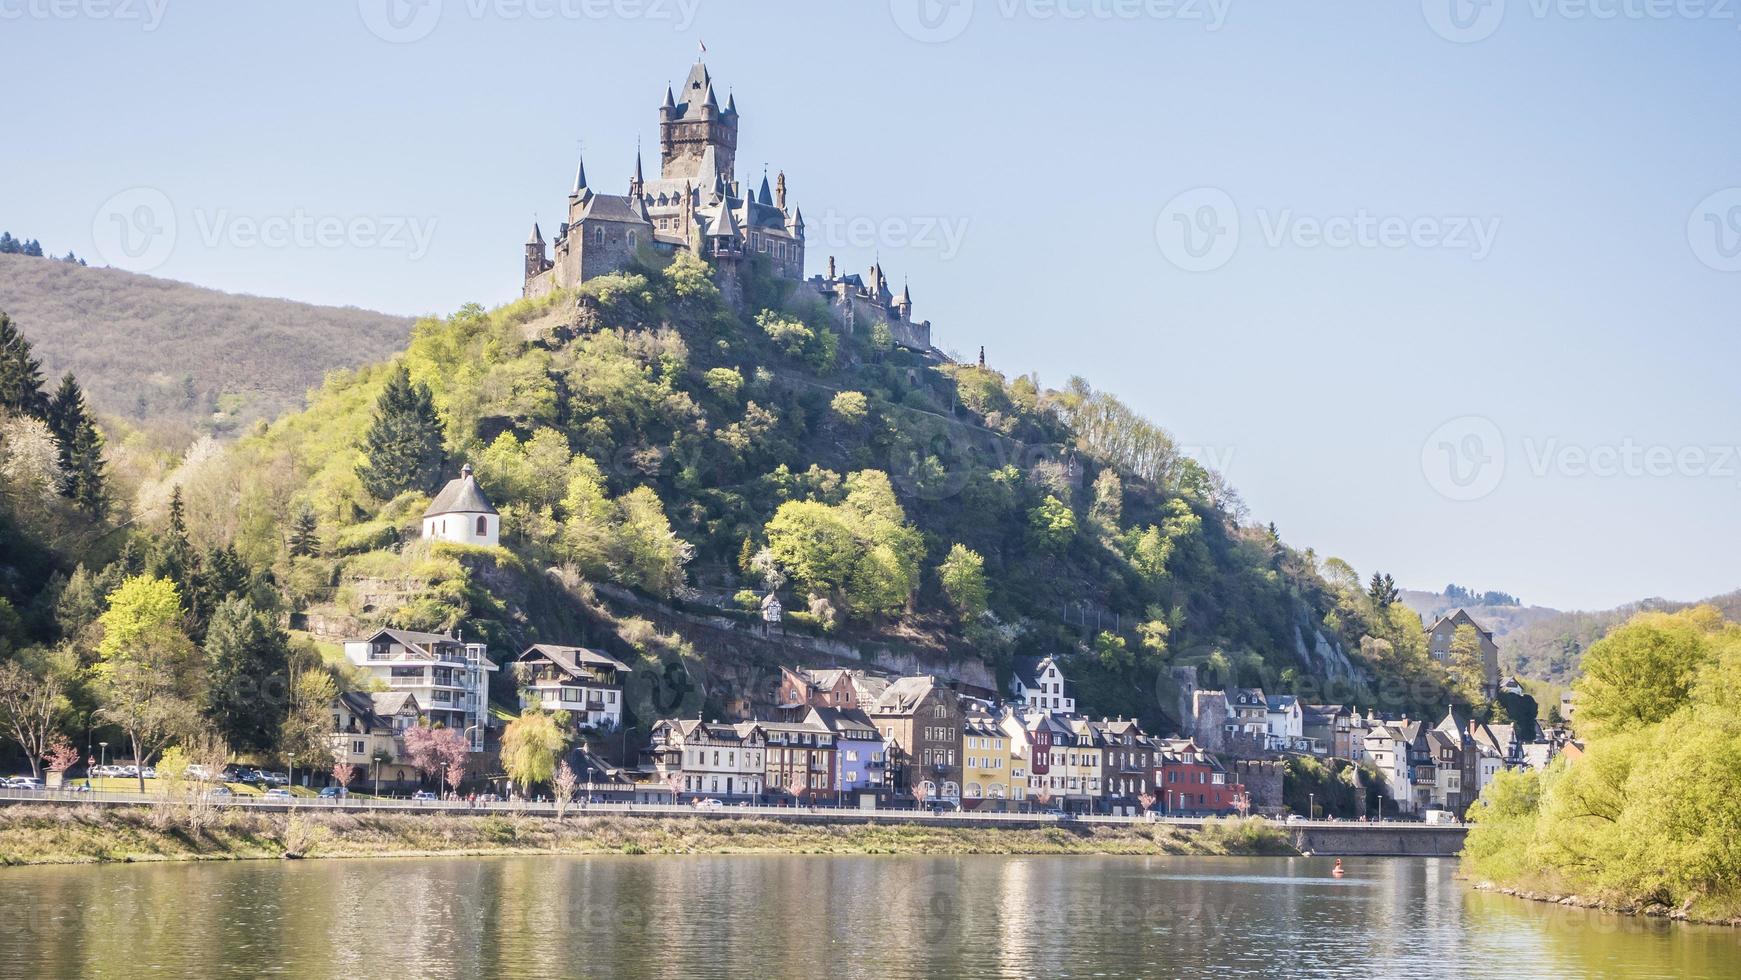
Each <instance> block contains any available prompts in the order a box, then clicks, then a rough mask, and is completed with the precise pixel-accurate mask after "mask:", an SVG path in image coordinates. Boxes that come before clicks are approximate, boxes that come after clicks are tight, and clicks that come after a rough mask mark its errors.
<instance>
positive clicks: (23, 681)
mask: <svg viewBox="0 0 1741 980" xmlns="http://www.w3.org/2000/svg"><path fill="white" fill-rule="evenodd" d="M65 708H66V685H65V684H64V683H63V682H62V681H61V679H60V677H59V676H58V675H57V674H56V673H55V672H54V671H52V670H50V671H45V672H44V673H43V674H42V675H41V676H38V675H36V674H35V673H33V672H31V671H29V670H27V669H25V668H24V666H23V665H22V664H16V663H9V664H6V665H4V666H0V725H4V726H5V731H6V734H7V736H8V737H9V738H11V740H12V741H14V742H16V743H18V747H19V748H20V749H23V750H24V756H25V758H27V759H29V760H30V774H31V775H32V776H37V777H40V776H41V775H42V765H41V760H43V759H46V758H47V757H48V753H49V750H50V749H51V748H52V747H53V745H54V740H55V738H56V735H57V733H56V731H55V724H54V723H55V718H56V717H58V716H59V715H60V713H61V711H63V710H64V709H65ZM75 757H76V756H75Z"/></svg>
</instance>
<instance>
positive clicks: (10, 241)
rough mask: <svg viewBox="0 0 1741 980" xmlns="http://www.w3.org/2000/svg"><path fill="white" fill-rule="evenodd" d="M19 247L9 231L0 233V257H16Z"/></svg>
mask: <svg viewBox="0 0 1741 980" xmlns="http://www.w3.org/2000/svg"><path fill="white" fill-rule="evenodd" d="M20 248H21V246H20V245H19V244H18V239H16V238H13V237H12V233H11V232H9V231H0V255H17V254H18V251H19V249H20Z"/></svg>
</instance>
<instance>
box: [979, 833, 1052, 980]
mask: <svg viewBox="0 0 1741 980" xmlns="http://www.w3.org/2000/svg"><path fill="white" fill-rule="evenodd" d="M1034 865H1035V862H1034V860H1033V859H1032V858H1010V859H1009V860H1007V861H1005V862H1004V863H1003V866H1002V867H1000V868H999V869H998V873H997V882H996V889H997V892H996V894H997V901H996V902H994V903H992V907H993V908H994V909H996V915H997V938H998V959H999V962H1000V964H1001V965H1002V967H1003V971H1004V973H1006V974H1009V975H1011V976H1024V975H1027V974H1028V973H1029V972H1030V971H1032V970H1033V963H1034V953H1035V950H1036V948H1037V945H1038V944H1037V943H1036V941H1035V940H1037V939H1038V938H1039V936H1040V934H1041V932H1042V930H1041V928H1040V923H1039V922H1038V921H1036V910H1037V905H1036V903H1035V901H1034ZM990 884H991V882H989V881H988V882H987V885H990Z"/></svg>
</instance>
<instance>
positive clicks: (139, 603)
mask: <svg viewBox="0 0 1741 980" xmlns="http://www.w3.org/2000/svg"><path fill="white" fill-rule="evenodd" d="M108 603H109V608H108V611H107V612H104V613H103V614H102V615H101V616H100V617H98V618H97V622H98V623H99V624H100V625H101V626H102V627H103V639H102V641H101V642H100V643H98V644H97V653H98V654H100V655H101V656H103V657H104V658H111V657H116V656H119V655H121V654H122V653H123V652H124V651H125V650H126V649H127V647H128V646H129V645H130V644H132V643H133V642H135V641H136V640H138V639H139V638H140V637H142V636H144V635H145V634H148V633H151V632H153V631H156V630H159V629H162V628H165V627H173V626H175V625H176V624H178V623H179V622H180V620H181V616H182V608H181V593H180V592H179V591H178V590H177V589H176V587H175V583H174V582H172V581H170V580H169V579H166V578H154V577H152V576H149V575H135V576H133V577H132V578H129V579H127V580H126V581H124V582H122V583H121V587H120V588H118V589H116V590H115V591H114V592H112V593H110V594H109V597H108Z"/></svg>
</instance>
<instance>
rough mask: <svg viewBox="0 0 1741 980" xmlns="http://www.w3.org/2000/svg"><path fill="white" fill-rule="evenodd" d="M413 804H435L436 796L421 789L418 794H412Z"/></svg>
mask: <svg viewBox="0 0 1741 980" xmlns="http://www.w3.org/2000/svg"><path fill="white" fill-rule="evenodd" d="M411 802H413V803H434V802H435V794H434V793H431V792H430V791H428V790H426V789H420V790H418V791H417V792H415V793H412V794H411Z"/></svg>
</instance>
